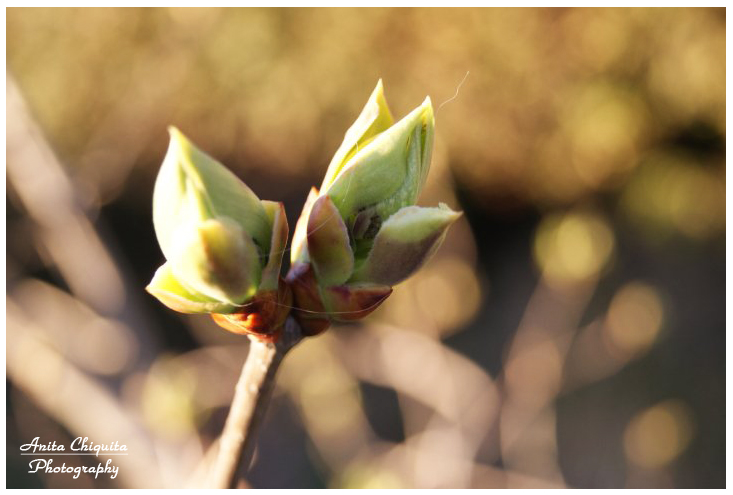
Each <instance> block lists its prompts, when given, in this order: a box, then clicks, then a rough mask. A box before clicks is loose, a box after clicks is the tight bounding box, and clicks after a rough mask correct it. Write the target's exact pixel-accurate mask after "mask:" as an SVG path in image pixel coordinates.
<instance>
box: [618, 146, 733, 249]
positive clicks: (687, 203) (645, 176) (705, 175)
mask: <svg viewBox="0 0 733 495" xmlns="http://www.w3.org/2000/svg"><path fill="white" fill-rule="evenodd" d="M704 165H705V163H703V162H699V161H696V160H693V159H692V158H690V157H686V156H684V155H679V154H677V155H671V154H656V155H653V156H650V157H649V158H647V159H646V160H645V163H644V164H643V165H642V167H641V168H640V170H639V173H638V174H637V175H636V176H635V177H634V178H633V179H632V180H631V182H630V183H629V185H628V187H627V188H626V190H625V191H624V194H623V196H622V202H621V207H622V209H623V211H624V212H625V213H626V214H627V215H628V216H629V217H630V218H631V219H632V220H633V221H634V222H636V223H638V224H639V225H640V226H641V227H642V228H648V229H649V230H650V231H651V232H678V233H680V234H683V235H685V236H688V237H690V238H693V239H698V240H704V239H708V238H710V237H712V236H714V235H717V234H719V233H720V232H721V231H723V229H724V228H725V183H724V181H722V180H721V173H722V171H720V170H716V169H713V168H709V167H704Z"/></svg>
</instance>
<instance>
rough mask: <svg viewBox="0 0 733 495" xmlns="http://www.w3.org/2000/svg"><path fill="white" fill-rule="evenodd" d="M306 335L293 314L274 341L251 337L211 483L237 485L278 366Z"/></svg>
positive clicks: (228, 485)
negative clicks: (240, 468)
mask: <svg viewBox="0 0 733 495" xmlns="http://www.w3.org/2000/svg"><path fill="white" fill-rule="evenodd" d="M302 338H303V334H302V331H301V329H300V326H299V325H298V323H297V322H296V321H295V320H294V319H293V318H292V317H289V318H288V319H287V321H286V322H285V328H284V329H283V332H282V335H281V336H280V339H279V340H278V341H277V342H276V343H274V344H273V343H267V342H262V341H261V340H258V339H257V338H256V337H250V340H251V342H252V343H251V345H250V349H249V354H248V355H247V360H246V361H245V363H244V366H243V367H242V374H241V375H240V377H239V381H238V382H237V386H236V388H235V389H234V399H233V400H232V405H231V408H230V409H229V416H228V417H227V420H226V423H225V424H224V431H223V432H222V434H221V438H220V439H219V452H218V454H217V457H216V461H215V462H214V466H213V469H212V471H211V477H210V486H211V487H213V488H232V487H234V485H235V483H236V481H237V471H238V468H239V467H240V466H244V467H245V468H246V467H247V466H249V462H250V460H251V458H252V454H253V452H254V446H255V439H256V432H257V428H258V426H259V424H260V422H261V421H262V418H263V416H264V414H265V411H266V410H267V404H268V403H269V401H270V395H272V390H273V389H274V388H275V374H276V373H277V369H278V367H279V366H280V363H281V362H282V359H283V357H285V354H286V353H287V352H288V351H289V350H290V349H292V348H293V347H294V346H295V345H296V344H297V343H298V342H300V341H301V340H302Z"/></svg>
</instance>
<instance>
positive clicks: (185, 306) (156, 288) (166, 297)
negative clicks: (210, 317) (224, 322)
mask: <svg viewBox="0 0 733 495" xmlns="http://www.w3.org/2000/svg"><path fill="white" fill-rule="evenodd" d="M145 290H147V291H148V292H149V293H150V294H152V295H153V296H155V297H156V298H157V299H158V300H159V301H160V302H162V303H163V304H165V305H166V306H168V307H169V308H170V309H172V310H174V311H179V312H181V313H192V314H193V313H231V312H233V311H234V310H235V309H236V308H237V307H236V306H235V305H232V304H227V303H224V302H221V301H217V300H216V299H213V298H211V297H207V296H205V295H203V294H200V293H198V292H195V291H193V290H189V289H187V288H186V287H184V286H183V284H181V283H180V282H179V281H178V280H176V277H175V276H174V275H173V272H172V271H171V267H170V264H169V263H165V264H164V265H163V266H161V267H160V268H158V270H156V272H155V275H154V276H153V280H152V281H151V282H150V284H148V286H147V287H146V288H145Z"/></svg>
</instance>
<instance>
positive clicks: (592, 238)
mask: <svg viewBox="0 0 733 495" xmlns="http://www.w3.org/2000/svg"><path fill="white" fill-rule="evenodd" d="M613 249H614V236H613V232H612V231H611V227H610V226H609V225H608V223H607V222H606V220H604V219H603V218H602V217H600V216H599V215H597V214H594V213H589V212H582V211H578V212H570V213H567V214H552V215H549V216H547V217H546V218H545V219H543V220H542V222H541V223H540V226H539V228H538V229H537V235H536V238H535V243H534V255H535V260H536V261H537V264H538V265H539V267H540V269H541V270H542V274H543V275H544V276H545V278H546V279H547V281H548V283H550V284H551V285H564V284H573V283H581V282H584V281H586V280H588V279H590V278H592V277H595V276H597V275H598V274H599V273H600V271H601V270H602V269H603V268H604V267H605V266H606V264H607V263H608V261H609V259H610V257H611V254H612V253H613Z"/></svg>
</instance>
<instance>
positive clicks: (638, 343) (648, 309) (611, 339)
mask: <svg viewBox="0 0 733 495" xmlns="http://www.w3.org/2000/svg"><path fill="white" fill-rule="evenodd" d="M663 319H664V306H663V305H662V300H661V298H660V297H659V294H658V293H657V291H656V290H655V289H654V288H653V287H651V286H650V285H647V284H644V283H642V282H631V283H629V284H627V285H625V286H624V287H622V288H621V289H620V290H619V291H618V293H616V295H615V296H614V298H613V300H612V301H611V305H610V307H609V308H608V315H607V316H606V325H605V326H604V333H605V337H606V341H607V343H608V345H609V346H610V349H609V350H610V351H611V352H612V353H613V354H614V355H619V357H620V358H626V357H627V356H633V355H637V354H639V353H641V352H643V351H645V350H647V349H648V348H649V347H650V346H651V345H652V344H653V343H654V341H655V340H656V338H657V335H658V334H659V331H660V329H661V327H662V322H663Z"/></svg>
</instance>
